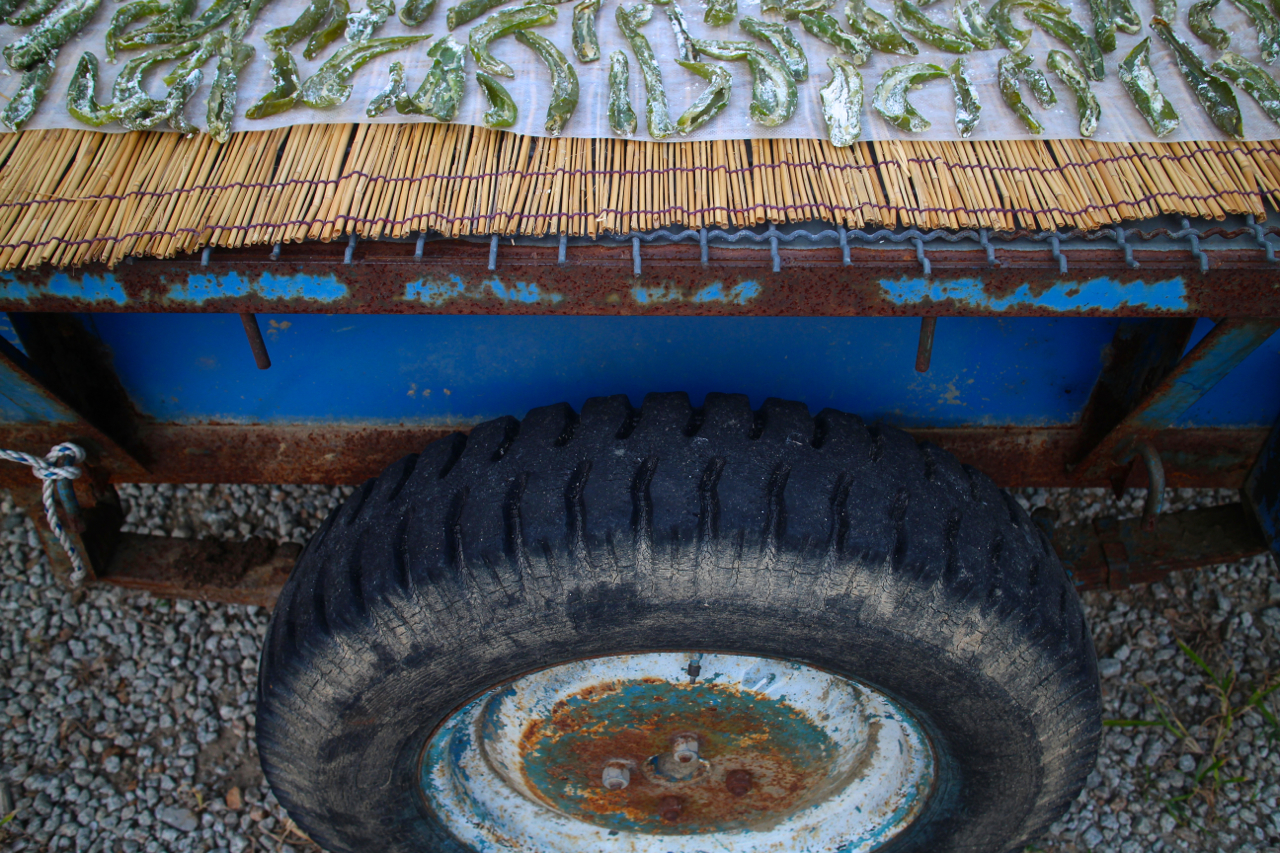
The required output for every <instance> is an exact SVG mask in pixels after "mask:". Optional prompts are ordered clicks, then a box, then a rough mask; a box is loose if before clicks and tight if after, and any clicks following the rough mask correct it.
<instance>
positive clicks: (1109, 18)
mask: <svg viewBox="0 0 1280 853" xmlns="http://www.w3.org/2000/svg"><path fill="white" fill-rule="evenodd" d="M1089 14H1090V15H1092V16H1093V38H1094V40H1095V41H1096V42H1097V43H1098V47H1100V48H1102V52H1103V53H1111V51H1113V50H1115V49H1116V19H1115V17H1114V15H1113V14H1112V11H1111V0H1089Z"/></svg>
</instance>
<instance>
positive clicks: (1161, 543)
mask: <svg viewBox="0 0 1280 853" xmlns="http://www.w3.org/2000/svg"><path fill="white" fill-rule="evenodd" d="M1053 546H1054V548H1055V549H1056V550H1057V552H1058V556H1059V557H1061V558H1062V562H1063V565H1065V566H1066V568H1067V570H1068V571H1069V572H1070V573H1071V576H1072V578H1073V579H1074V580H1075V583H1076V588H1077V589H1079V590H1087V589H1111V590H1118V589H1127V588H1128V587H1130V586H1132V585H1134V584H1138V583H1150V582H1152V581H1157V580H1160V579H1161V578H1163V577H1164V576H1165V575H1167V574H1168V573H1169V572H1175V571H1179V570H1182V569H1196V568H1200V567H1202V566H1207V565H1213V564H1215V563H1230V562H1235V561H1236V560H1243V559H1247V558H1249V557H1252V556H1255V555H1257V554H1261V553H1263V552H1264V551H1266V550H1267V542H1266V539H1265V538H1264V537H1263V535H1262V532H1261V531H1260V530H1259V529H1258V526H1257V525H1256V524H1255V523H1254V521H1253V519H1252V518H1251V517H1250V514H1249V512H1248V510H1247V509H1246V508H1245V507H1244V505H1243V504H1238V503H1236V504H1227V505H1224V506H1216V507H1210V508H1208V509H1194V510H1186V511H1185V512H1173V513H1164V514H1162V515H1160V516H1158V517H1156V519H1155V525H1154V526H1153V527H1152V528H1151V529H1149V530H1148V529H1146V527H1145V525H1144V524H1143V521H1142V519H1141V518H1112V517H1108V518H1098V519H1094V520H1093V521H1092V522H1089V523H1084V524H1073V525H1070V526H1067V527H1057V528H1056V529H1055V530H1054V534H1053Z"/></svg>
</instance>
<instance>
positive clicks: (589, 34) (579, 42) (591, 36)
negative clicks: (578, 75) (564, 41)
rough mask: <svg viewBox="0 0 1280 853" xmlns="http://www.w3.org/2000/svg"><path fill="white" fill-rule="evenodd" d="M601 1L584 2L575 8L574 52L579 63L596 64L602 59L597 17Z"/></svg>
mask: <svg viewBox="0 0 1280 853" xmlns="http://www.w3.org/2000/svg"><path fill="white" fill-rule="evenodd" d="M600 2H601V0H582V2H581V3H579V4H577V5H576V6H574V7H573V52H574V53H575V54H576V55H577V57H578V61H579V62H595V61H596V60H597V59H599V58H600V39H598V38H597V37H596V15H597V14H599V12H600Z"/></svg>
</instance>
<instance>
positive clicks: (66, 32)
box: [4, 0, 102, 71]
mask: <svg viewBox="0 0 1280 853" xmlns="http://www.w3.org/2000/svg"><path fill="white" fill-rule="evenodd" d="M101 2H102V0H68V2H66V3H63V4H62V5H61V6H59V7H58V8H57V9H54V10H53V12H51V13H50V14H48V15H46V16H45V17H44V20H42V21H40V23H38V24H36V25H35V26H34V27H32V28H31V29H30V30H28V31H27V32H26V34H25V35H23V36H22V37H21V38H19V39H18V40H17V41H15V42H13V43H11V44H9V45H8V46H6V47H5V49H4V60H5V62H7V63H8V64H9V67H10V68H12V69H13V70H15V71H25V70H26V69H28V68H30V67H31V66H33V65H35V64H36V63H38V62H43V61H44V59H45V57H46V56H48V55H49V53H50V52H51V51H54V50H57V49H58V48H60V47H62V46H63V45H64V44H66V43H67V42H69V41H71V39H72V38H74V37H75V35H76V33H78V32H80V30H82V29H83V28H84V25H85V24H87V23H89V20H90V19H91V18H92V17H93V16H94V14H95V13H96V12H97V11H98V6H99V5H100V4H101Z"/></svg>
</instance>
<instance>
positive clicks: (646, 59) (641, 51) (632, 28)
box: [614, 3, 701, 139]
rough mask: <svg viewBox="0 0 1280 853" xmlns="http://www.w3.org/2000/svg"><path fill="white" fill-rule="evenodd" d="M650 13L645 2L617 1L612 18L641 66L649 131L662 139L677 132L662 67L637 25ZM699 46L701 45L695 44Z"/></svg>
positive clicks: (648, 6) (650, 7) (651, 8)
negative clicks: (631, 4) (628, 2)
mask: <svg viewBox="0 0 1280 853" xmlns="http://www.w3.org/2000/svg"><path fill="white" fill-rule="evenodd" d="M652 15H653V7H652V6H650V5H649V4H647V3H637V4H636V5H635V6H632V7H631V8H630V9H627V8H626V7H624V6H621V5H619V6H618V9H617V12H615V15H614V16H615V18H616V20H617V22H618V29H620V30H622V35H623V37H624V38H626V40H627V42H628V43H629V44H630V45H631V51H632V53H634V54H635V55H636V63H637V64H638V65H639V66H640V79H642V80H643V81H644V90H645V123H646V124H647V125H648V128H649V135H650V136H652V137H653V138H654V139H665V138H667V137H668V136H670V135H671V134H673V133H675V132H676V126H675V125H674V124H673V123H672V121H671V114H670V108H669V107H668V106H667V91H666V89H665V88H664V87H663V85H662V70H661V69H660V68H659V67H658V60H657V58H656V57H654V55H653V48H652V47H651V46H650V44H649V40H648V39H647V38H645V37H644V34H643V33H641V32H640V27H642V26H643V25H644V24H645V23H647V22H648V21H649V19H650V17H652ZM698 48H699V49H701V45H700V44H699V45H698Z"/></svg>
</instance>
